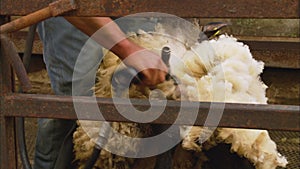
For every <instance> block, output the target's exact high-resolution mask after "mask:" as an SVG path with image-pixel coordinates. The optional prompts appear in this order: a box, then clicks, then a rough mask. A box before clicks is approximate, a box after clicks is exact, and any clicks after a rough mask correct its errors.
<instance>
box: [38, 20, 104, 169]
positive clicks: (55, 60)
mask: <svg viewBox="0 0 300 169" xmlns="http://www.w3.org/2000/svg"><path fill="white" fill-rule="evenodd" d="M38 32H39V35H40V38H41V40H42V41H43V47H44V61H45V64H46V68H47V71H48V75H49V77H50V80H51V85H52V89H53V90H54V92H55V94H56V95H71V94H72V76H73V70H74V65H75V63H76V60H77V58H78V55H79V53H80V51H81V48H82V46H84V44H85V42H86V41H87V39H88V37H87V36H86V35H85V34H83V33H82V32H80V31H79V30H77V29H76V28H74V27H73V26H72V25H71V24H70V23H68V22H67V21H66V20H65V19H63V18H61V17H57V18H51V19H48V20H46V21H44V22H42V23H40V24H39V25H38ZM101 56H102V49H101V47H100V46H98V44H93V46H92V47H91V51H90V55H87V56H85V57H86V58H85V59H87V60H88V61H87V62H86V63H85V64H86V65H85V68H83V69H81V70H79V71H82V73H83V74H84V76H82V77H80V78H78V79H76V81H78V82H85V81H89V80H90V79H92V78H94V75H93V74H95V73H96V70H97V67H98V64H99V57H101ZM86 67H88V68H89V69H87V68H86ZM77 69H80V68H77ZM87 70H88V72H87ZM79 85H81V84H80V83H79ZM78 88H80V91H78V92H77V94H78V95H92V91H91V88H92V86H88V85H85V84H84V83H82V87H78ZM75 125H76V123H75V120H62V119H39V120H38V132H37V140H36V151H35V158H34V169H53V168H54V166H55V165H57V164H56V162H57V161H59V162H60V163H62V162H63V163H64V164H60V166H64V167H63V168H69V166H70V163H71V159H72V158H71V157H72V149H73V145H72V144H64V142H68V143H72V141H70V140H68V139H72V131H73V130H74V129H75V127H74V126H75ZM67 135H68V137H67V138H65V137H66V136H67ZM62 145H63V146H64V149H63V150H62V151H61V147H62ZM60 151H61V154H60V156H59V158H64V159H63V160H61V159H60V160H58V159H57V158H58V155H59V152H60Z"/></svg>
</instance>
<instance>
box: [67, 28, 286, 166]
mask: <svg viewBox="0 0 300 169" xmlns="http://www.w3.org/2000/svg"><path fill="white" fill-rule="evenodd" d="M164 34H166V31H165V30H164V29H163V28H162V27H159V26H158V28H157V30H156V32H150V33H149V32H148V33H147V32H143V31H139V32H138V33H131V34H129V38H130V39H131V40H132V41H134V42H135V43H137V44H139V45H141V46H143V47H145V48H147V49H149V50H152V51H153V52H157V53H160V49H162V47H164V46H169V47H170V49H171V53H172V55H171V58H170V72H171V74H172V75H175V76H176V77H177V79H178V80H179V81H180V83H179V86H178V87H179V88H180V91H178V87H176V85H174V83H173V81H172V80H169V81H165V82H164V83H162V84H159V85H157V86H156V89H159V90H160V92H161V94H163V95H164V97H165V98H167V99H173V100H188V101H199V102H202V101H209V102H229V103H249V104H267V98H266V96H265V95H266V94H265V90H266V88H267V86H266V85H265V84H264V83H263V82H262V81H261V80H260V74H261V73H262V71H263V68H264V63H263V62H260V61H256V60H255V59H254V58H253V57H252V55H251V53H250V50H249V48H248V46H247V45H245V44H243V43H241V42H238V41H237V39H235V38H233V37H231V36H228V35H221V36H220V37H219V38H217V39H213V40H207V41H203V42H201V43H199V42H196V41H195V42H194V44H192V45H187V43H185V42H186V40H185V39H184V37H182V36H177V37H176V35H175V36H174V35H172V36H163V35H164ZM196 36H197V35H196ZM104 53H105V56H104V58H103V61H102V63H101V65H100V67H99V69H98V72H97V80H96V82H99V83H96V85H95V88H94V91H95V96H97V97H112V87H111V78H112V75H113V73H114V71H115V70H116V68H117V67H118V65H119V64H122V63H121V61H120V60H119V59H118V57H117V56H115V55H114V54H113V53H111V52H108V51H105V52H104ZM152 90H153V89H150V88H148V87H145V86H141V85H131V87H130V89H129V97H130V98H138V99H146V98H149V97H151V95H152V94H153V91H152ZM187 118H188V117H187ZM78 124H79V127H78V129H77V131H76V132H75V133H74V136H73V137H74V144H75V146H74V151H75V156H76V160H77V161H78V163H79V165H80V168H83V167H84V164H85V163H86V161H87V160H88V159H89V158H90V156H91V154H92V150H93V147H94V145H95V143H94V140H96V139H97V136H98V131H99V130H101V122H96V121H84V120H80V121H78ZM111 126H112V127H113V128H114V130H115V131H117V132H119V133H121V134H124V135H127V136H131V137H139V138H142V137H148V136H151V135H152V134H153V131H152V128H151V125H150V124H137V123H119V122H112V123H111ZM180 135H181V136H182V142H181V146H182V148H183V149H186V150H193V151H197V152H201V151H202V150H204V149H205V150H208V149H210V148H211V147H214V146H216V145H217V144H219V143H227V144H230V145H231V151H232V153H237V154H238V155H240V156H242V157H245V158H247V159H248V160H249V161H250V162H251V163H252V164H253V165H254V166H255V168H257V169H275V168H276V167H277V166H281V167H285V166H286V165H287V160H286V158H285V157H284V156H282V155H281V154H280V153H278V152H277V148H276V144H275V142H274V141H272V140H271V138H270V137H269V134H268V131H266V130H254V129H237V128H216V129H214V128H209V127H200V126H181V127H180ZM108 143H109V144H108V145H107V147H108V149H109V146H114V149H116V150H118V153H119V154H122V153H127V152H128V151H131V152H135V151H138V146H139V142H126V141H125V140H122V138H120V137H118V136H115V135H114V134H111V135H110V137H109V141H108ZM134 161H135V159H131V158H125V157H122V156H118V155H114V154H112V153H110V152H108V151H105V150H102V151H101V154H100V156H99V158H98V160H97V162H96V164H95V167H98V168H101V169H116V168H118V167H119V165H120V164H122V166H123V168H128V169H129V168H131V167H132V165H133V164H134ZM182 163H188V162H185V161H182ZM187 166H189V164H180V165H177V166H174V168H182V169H183V168H189V167H187ZM144 168H149V169H150V168H151V167H150V166H145V167H144Z"/></svg>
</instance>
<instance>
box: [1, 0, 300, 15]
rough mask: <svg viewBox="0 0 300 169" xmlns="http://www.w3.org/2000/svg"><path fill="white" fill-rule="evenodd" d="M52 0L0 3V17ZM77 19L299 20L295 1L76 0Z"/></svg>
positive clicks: (43, 4) (29, 11)
mask: <svg viewBox="0 0 300 169" xmlns="http://www.w3.org/2000/svg"><path fill="white" fill-rule="evenodd" d="M53 1H54V0H40V1H36V0H17V1H16V0H1V1H0V6H1V10H0V11H1V12H0V14H1V15H26V14H28V13H31V12H33V11H36V10H38V9H41V8H43V7H46V6H48V4H49V3H51V2H53ZM76 2H77V4H78V7H79V8H78V9H77V10H76V11H75V12H71V13H69V14H71V15H77V16H111V17H120V16H124V15H129V14H135V13H140V12H162V13H168V14H173V15H176V16H179V17H203V18H220V17H222V18H232V17H240V18H299V0H281V1H278V0H263V1H262V0H251V1H250V0H223V1H220V0H210V1H207V0H116V1H111V0H93V1H90V0H77V1H76Z"/></svg>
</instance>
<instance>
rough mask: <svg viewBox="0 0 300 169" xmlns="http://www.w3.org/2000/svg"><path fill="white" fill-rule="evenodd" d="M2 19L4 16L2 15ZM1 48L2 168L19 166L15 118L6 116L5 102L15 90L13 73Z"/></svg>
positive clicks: (0, 155)
mask: <svg viewBox="0 0 300 169" xmlns="http://www.w3.org/2000/svg"><path fill="white" fill-rule="evenodd" d="M1 19H2V17H1ZM2 49H3V47H1V48H0V125H1V127H0V134H1V137H0V141H1V144H0V146H1V150H0V159H1V160H0V161H1V163H0V168H1V169H10V168H17V154H16V141H15V118H14V117H5V116H4V112H5V111H7V108H6V106H5V104H4V99H5V96H7V95H9V94H11V93H12V92H13V74H12V69H11V66H10V64H9V62H8V60H7V56H4V55H3V52H2Z"/></svg>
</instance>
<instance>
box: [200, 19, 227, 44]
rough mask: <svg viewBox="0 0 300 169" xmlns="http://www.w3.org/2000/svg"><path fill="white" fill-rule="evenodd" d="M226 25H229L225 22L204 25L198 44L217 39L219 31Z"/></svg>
mask: <svg viewBox="0 0 300 169" xmlns="http://www.w3.org/2000/svg"><path fill="white" fill-rule="evenodd" d="M228 25H229V23H225V22H210V23H208V24H206V25H204V26H203V27H202V31H201V32H200V35H199V39H198V42H199V43H200V42H202V41H204V40H208V39H212V38H215V37H218V36H219V35H220V30H221V29H222V28H224V27H226V26H228Z"/></svg>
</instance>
